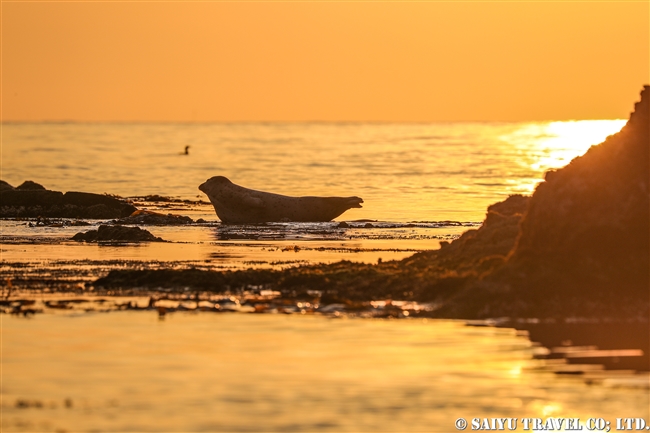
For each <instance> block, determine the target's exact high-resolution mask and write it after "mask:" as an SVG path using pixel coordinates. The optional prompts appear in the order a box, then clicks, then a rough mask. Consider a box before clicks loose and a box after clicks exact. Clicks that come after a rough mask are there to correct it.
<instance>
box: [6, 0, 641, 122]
mask: <svg viewBox="0 0 650 433" xmlns="http://www.w3.org/2000/svg"><path fill="white" fill-rule="evenodd" d="M649 57H650V8H649V2H647V1H641V2H627V3H625V2H611V3H601V2H499V3H497V2H494V3H493V2H412V3H398V2H390V3H378V2H353V3H344V2H305V3H296V2H278V3H274V2H271V3H263V2H260V3H251V2H247V3H241V2H221V3H217V2H194V3H180V2H146V3H145V2H128V3H127V2H119V3H118V2H101V3H84V2H30V3H27V2H4V1H3V2H2V119H3V120H5V121H41V120H57V121H58V120H74V121H226V122H228V121H382V122H383V121H389V122H404V121H407V122H413V121H415V122H417V121H426V122H428V121H490V120H504V121H519V120H566V119H612V118H627V117H628V115H629V112H630V111H631V110H632V109H633V104H634V102H635V101H636V100H638V95H639V92H640V90H641V88H642V86H643V84H647V83H648V82H650V62H649Z"/></svg>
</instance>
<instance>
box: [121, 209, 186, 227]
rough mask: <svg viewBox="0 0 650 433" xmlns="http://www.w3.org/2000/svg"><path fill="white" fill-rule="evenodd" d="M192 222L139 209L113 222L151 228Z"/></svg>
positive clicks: (176, 216)
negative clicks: (150, 226)
mask: <svg viewBox="0 0 650 433" xmlns="http://www.w3.org/2000/svg"><path fill="white" fill-rule="evenodd" d="M193 222H194V220H192V218H190V217H188V216H184V215H172V214H167V215H163V214H161V213H157V212H151V211H148V210H142V209H139V210H137V211H135V212H133V213H132V214H131V215H129V216H127V217H124V218H120V219H118V220H115V221H114V223H115V224H129V225H131V224H133V225H135V224H137V225H152V226H175V225H186V224H192V223H193Z"/></svg>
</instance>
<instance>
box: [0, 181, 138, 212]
mask: <svg viewBox="0 0 650 433" xmlns="http://www.w3.org/2000/svg"><path fill="white" fill-rule="evenodd" d="M23 186H25V187H24V188H23ZM39 187H40V188H39ZM19 188H22V189H19ZM0 206H1V207H0V217H1V218H7V217H23V218H25V217H27V218H30V217H31V218H35V217H39V216H42V217H50V218H95V219H108V218H121V217H125V216H128V215H131V214H132V213H133V212H134V211H135V210H136V208H135V207H134V206H133V205H131V204H129V203H126V202H125V201H123V200H119V199H117V198H114V197H110V196H107V195H101V194H92V193H86V192H67V193H65V194H63V193H61V192H59V191H50V190H46V189H44V188H42V187H41V186H40V185H38V184H36V183H34V182H31V181H27V182H25V183H23V184H22V185H21V186H19V187H18V188H16V189H9V188H6V189H0Z"/></svg>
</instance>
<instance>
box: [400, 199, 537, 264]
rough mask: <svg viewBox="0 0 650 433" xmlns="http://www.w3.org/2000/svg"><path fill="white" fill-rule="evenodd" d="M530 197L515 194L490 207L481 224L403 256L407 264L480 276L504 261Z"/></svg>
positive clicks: (515, 237) (514, 239) (515, 236)
mask: <svg viewBox="0 0 650 433" xmlns="http://www.w3.org/2000/svg"><path fill="white" fill-rule="evenodd" d="M529 200H530V197H524V196H522V195H513V196H510V197H508V198H507V199H506V200H505V201H502V202H499V203H495V204H493V205H491V206H490V207H488V211H487V215H486V217H485V221H483V224H482V225H481V227H479V228H478V229H475V230H468V231H466V232H465V233H463V235H462V236H461V237H460V238H458V239H456V240H454V241H453V242H452V243H451V244H449V245H445V246H443V248H441V249H440V250H435V251H427V252H423V253H418V254H415V255H414V256H412V257H410V258H407V259H404V264H405V265H408V266H419V267H422V266H431V265H433V264H435V266H438V267H441V268H444V269H446V270H448V271H453V272H455V273H456V274H458V275H464V276H468V275H473V276H480V275H482V274H484V273H485V272H488V271H490V270H493V269H494V268H495V267H497V266H500V265H503V263H504V262H505V260H506V258H507V257H508V254H509V253H510V252H511V251H512V249H513V247H514V246H515V242H516V240H517V236H518V235H519V224H520V221H521V218H522V216H523V214H524V212H526V209H527V207H528V202H529Z"/></svg>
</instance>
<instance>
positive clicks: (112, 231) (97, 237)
mask: <svg viewBox="0 0 650 433" xmlns="http://www.w3.org/2000/svg"><path fill="white" fill-rule="evenodd" d="M72 240H73V241H86V242H100V241H127V242H142V241H147V242H164V240H162V239H161V238H158V237H156V236H154V235H152V234H151V233H150V232H149V231H147V230H143V229H141V228H140V227H123V226H107V225H100V226H99V228H98V229H97V230H90V231H87V232H85V233H81V232H80V233H77V234H76V235H74V236H73V237H72Z"/></svg>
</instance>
